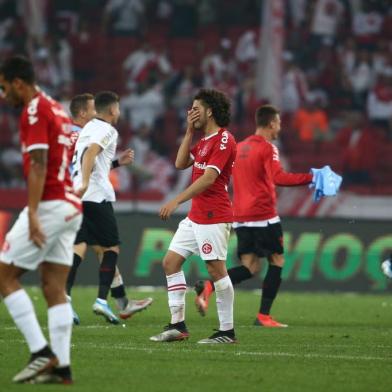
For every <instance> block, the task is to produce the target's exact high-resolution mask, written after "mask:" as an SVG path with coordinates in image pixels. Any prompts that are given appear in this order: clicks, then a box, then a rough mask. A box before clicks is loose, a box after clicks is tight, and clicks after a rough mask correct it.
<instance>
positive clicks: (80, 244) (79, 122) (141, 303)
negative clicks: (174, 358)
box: [67, 93, 152, 325]
mask: <svg viewBox="0 0 392 392" xmlns="http://www.w3.org/2000/svg"><path fill="white" fill-rule="evenodd" d="M70 111H71V115H72V122H73V124H72V134H71V142H72V144H71V146H70V152H71V153H72V154H71V158H73V154H74V150H75V146H76V142H77V140H78V138H79V135H80V133H81V131H82V129H83V127H84V126H85V125H86V124H88V123H89V122H90V121H91V120H93V119H94V117H95V116H96V115H97V113H96V111H95V104H94V96H93V95H91V94H87V93H86V94H80V95H76V96H75V97H73V98H72V100H71V103H70ZM76 160H77V155H75V162H74V163H75V165H76V164H77V162H76ZM132 162H133V151H132V150H131V149H127V150H125V151H124V152H122V153H121V155H120V157H119V159H114V160H113V161H112V163H111V168H116V167H119V166H123V165H124V166H125V165H129V164H130V163H132ZM71 171H73V166H72V167H71ZM86 219H87V220H88V219H89V218H88V217H87V218H86ZM85 226H86V225H85ZM98 243H99V240H98V239H97V238H95V237H94V233H93V232H89V231H88V227H87V228H86V227H85V230H82V232H81V233H79V235H78V237H77V240H76V243H75V245H74V255H73V264H72V267H71V271H70V272H69V275H68V279H67V295H68V300H69V301H71V290H72V287H73V285H74V282H75V278H76V273H77V270H78V268H79V266H80V264H81V262H82V260H83V259H84V257H85V255H86V251H87V245H90V246H92V247H93V249H94V251H95V253H96V254H97V257H98V259H99V261H101V260H102V258H103V249H102V247H101V246H99V245H98ZM102 278H103V274H100V279H102ZM100 284H101V283H100ZM110 291H111V294H112V297H113V298H115V300H116V305H117V307H118V309H119V310H120V317H122V318H124V319H125V318H128V317H131V316H132V315H133V314H135V313H136V312H139V311H141V310H143V309H145V308H146V307H147V306H149V305H150V304H151V303H152V299H151V298H145V299H141V300H128V298H127V296H126V292H125V286H124V282H123V279H122V276H121V273H120V271H119V269H118V266H117V265H116V268H115V274H114V278H113V281H112V283H111V286H110ZM104 299H105V298H104ZM107 319H108V320H109V321H110V322H112V321H114V322H115V323H116V322H118V319H117V317H116V318H113V317H110V318H107ZM73 320H74V324H76V325H78V324H80V318H79V316H78V314H77V313H76V312H75V311H73Z"/></svg>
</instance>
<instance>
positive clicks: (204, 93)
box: [193, 89, 231, 127]
mask: <svg viewBox="0 0 392 392" xmlns="http://www.w3.org/2000/svg"><path fill="white" fill-rule="evenodd" d="M193 99H194V100H198V101H201V102H202V104H203V105H204V106H206V107H208V108H210V109H211V111H212V117H213V118H214V120H215V122H216V123H217V125H219V126H220V127H227V126H228V125H229V124H230V119H231V112H230V100H229V99H228V98H227V96H226V95H225V94H223V93H222V92H220V91H218V90H212V89H201V90H200V91H199V92H198V93H197V94H196V95H195V97H194V98H193Z"/></svg>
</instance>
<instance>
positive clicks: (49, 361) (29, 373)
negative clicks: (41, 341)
mask: <svg viewBox="0 0 392 392" xmlns="http://www.w3.org/2000/svg"><path fill="white" fill-rule="evenodd" d="M58 363H59V361H58V359H57V357H56V356H54V355H53V356H43V355H41V356H37V357H35V358H34V357H32V358H31V359H30V362H29V363H28V365H27V366H26V367H25V368H24V369H23V370H21V371H20V372H19V373H18V374H17V375H16V376H14V378H13V379H12V381H13V382H15V383H25V382H29V381H30V380H32V379H33V378H35V377H36V376H38V375H39V374H41V373H44V372H47V371H50V370H52V369H53V368H54V367H55V366H56V365H57V364H58Z"/></svg>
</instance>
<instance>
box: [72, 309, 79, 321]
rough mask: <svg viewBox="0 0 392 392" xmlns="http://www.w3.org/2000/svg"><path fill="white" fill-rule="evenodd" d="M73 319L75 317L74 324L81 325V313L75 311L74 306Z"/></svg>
mask: <svg viewBox="0 0 392 392" xmlns="http://www.w3.org/2000/svg"><path fill="white" fill-rule="evenodd" d="M72 319H73V323H74V325H80V318H79V315H78V314H77V313H76V312H75V311H74V308H73V307H72Z"/></svg>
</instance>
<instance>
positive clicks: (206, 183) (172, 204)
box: [159, 167, 219, 220]
mask: <svg viewBox="0 0 392 392" xmlns="http://www.w3.org/2000/svg"><path fill="white" fill-rule="evenodd" d="M218 176H219V173H218V172H217V171H216V170H215V169H212V168H209V167H207V169H206V170H205V171H204V174H203V175H202V176H201V177H199V178H198V179H197V180H196V181H195V182H194V183H192V184H191V185H189V186H188V188H186V189H185V190H184V191H183V192H181V193H180V194H179V195H178V196H176V197H175V198H174V199H172V200H170V201H169V202H168V203H166V204H165V205H164V206H163V207H162V208H161V210H160V211H159V216H160V218H161V219H163V220H166V219H168V218H170V215H171V214H172V213H173V212H174V211H175V210H176V209H177V208H178V206H179V205H180V204H182V203H184V202H186V201H187V200H190V199H192V197H194V196H196V195H198V194H199V193H202V192H204V191H205V190H206V189H208V188H209V187H210V186H211V185H212V184H213V183H214V182H215V180H216V179H217V177H218Z"/></svg>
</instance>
